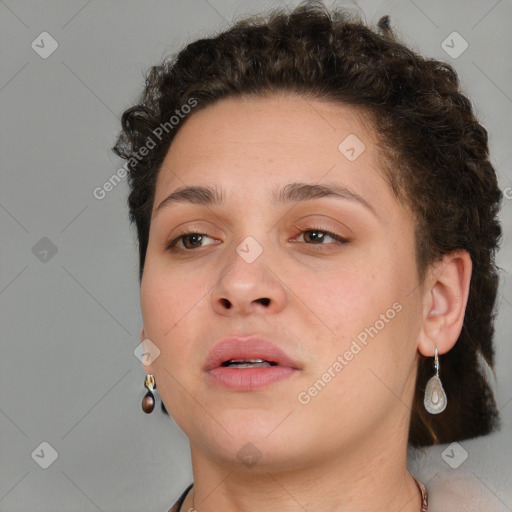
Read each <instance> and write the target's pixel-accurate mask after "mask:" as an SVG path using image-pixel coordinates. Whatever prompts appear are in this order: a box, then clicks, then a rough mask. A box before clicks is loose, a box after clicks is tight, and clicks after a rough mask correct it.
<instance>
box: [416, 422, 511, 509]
mask: <svg viewBox="0 0 512 512" xmlns="http://www.w3.org/2000/svg"><path fill="white" fill-rule="evenodd" d="M511 457H512V444H511V443H510V429H502V430H501V431H498V432H495V433H493V434H491V435H488V436H484V437H479V438H475V439H468V440H465V441H461V442H460V443H457V442H454V443H449V444H443V445H435V446H430V447H426V448H419V449H414V448H410V449H409V451H408V457H407V459H408V461H407V466H408V468H409V470H410V471H411V473H412V474H413V476H415V477H416V478H417V479H418V480H419V481H420V482H422V483H423V484H424V485H425V487H426V488H427V492H428V511H429V512H482V511H485V512H510V511H511V510H512V508H511V506H512V474H511V471H510V462H509V461H510V460H511Z"/></svg>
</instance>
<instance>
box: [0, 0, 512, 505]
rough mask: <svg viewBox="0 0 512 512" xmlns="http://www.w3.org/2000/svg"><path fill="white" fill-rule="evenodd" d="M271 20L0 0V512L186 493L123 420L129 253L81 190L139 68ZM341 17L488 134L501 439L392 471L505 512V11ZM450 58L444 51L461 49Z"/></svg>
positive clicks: (159, 430) (111, 212)
mask: <svg viewBox="0 0 512 512" xmlns="http://www.w3.org/2000/svg"><path fill="white" fill-rule="evenodd" d="M295 3H297V2H288V5H289V6H292V5H294V4H295ZM338 3H339V4H342V2H338ZM280 5H285V2H279V1H274V2H268V1H267V2H256V1H239V0H194V1H190V0H187V1H185V0H178V1H169V0H168V1H162V0H158V1H156V0H151V1H142V0H138V1H134V0H131V1H121V0H115V1H114V0H110V1H103V2H102V1H99V0H89V1H87V0H76V1H74V0H73V1H63V0H60V1H57V0H54V1H50V0H45V1H35V0H32V1H24V0H0V39H1V42H0V58H1V66H0V109H1V111H0V112H1V117H0V119H1V121H0V165H1V175H0V176H1V186H0V225H1V237H2V238H1V240H2V256H1V260H0V271H1V272H0V326H1V327H0V329H1V331H0V332H1V357H0V365H1V366H0V457H1V458H0V510H1V511H9V512H14V511H53V512H57V511H67V512H69V511H75V510H76V511H95V510H100V511H121V510H123V511H140V510H148V511H149V510H155V511H159V510H160V511H163V510H167V509H168V508H169V507H170V506H171V505H172V503H173V502H174V500H175V499H176V497H177V495H178V494H179V493H181V491H182V490H183V488H184V487H185V486H186V485H187V484H188V483H189V482H190V481H191V468H190V462H189V453H188V443H187V439H186V437H185V436H184V434H183V433H182V432H181V431H180V430H179V429H178V427H177V426H176V425H175V424H174V422H173V421H172V419H169V417H167V416H164V415H163V414H160V413H159V410H156V411H155V412H154V413H153V414H152V415H150V416H146V415H145V414H143V413H142V411H141V409H140V401H141V399H142V396H143V394H144V393H143V391H144V389H143V377H144V373H143V371H142V368H141V365H140V362H139V360H138V359H137V358H136V357H135V356H134V353H133V351H134V349H135V348H136V347H137V345H138V343H139V340H138V332H139V329H140V326H141V317H140V312H139V303H138V281H137V252H136V246H135V243H134V233H133V231H132V230H131V229H130V227H129V224H128V216H127V207H126V194H127V187H126V183H124V182H123V183H121V184H120V185H118V186H117V187H115V189H114V190H113V191H111V192H110V193H108V194H107V195H106V197H105V198H104V199H103V200H98V199H95V197H94V196H93V190H94V189H95V188H96V187H101V186H102V185H103V183H104V182H105V181H106V180H107V179H109V178H110V177H111V176H112V174H114V173H115V172H116V170H117V169H119V167H120V166H121V165H122V163H123V162H121V161H120V160H119V159H117V158H116V157H115V156H114V155H113V154H111V152H110V148H111V146H112V145H113V143H114V140H115V135H116V134H117V132H118V131H119V128H120V122H119V118H120V116H121V114H122V112H123V111H124V109H126V108H127V107H128V106H131V105H132V104H133V103H134V102H135V101H136V99H137V98H138V95H139V94H140V92H141V90H142V86H143V83H144V81H143V73H144V72H145V71H146V70H147V69H148V68H149V66H150V65H153V64H156V63H158V62H159V61H160V60H161V58H162V57H164V56H165V55H167V54H169V53H171V52H174V51H176V50H177V49H178V48H179V47H181V46H182V45H183V44H185V43H186V42H189V41H192V40H194V39H197V38H199V37H203V36H206V35H208V34H210V33H212V31H216V30H218V29H221V28H223V27H225V26H226V25H227V24H228V23H230V22H231V21H232V20H233V19H234V18H236V17H239V16H242V15H244V14H247V13H253V12H259V11H263V10H265V9H266V8H267V7H269V6H273V7H277V6H280ZM328 5H330V3H329V2H328ZM345 5H348V6H350V7H351V8H352V9H354V10H356V11H359V12H360V13H361V14H362V15H363V17H364V18H365V19H366V20H367V21H368V22H370V23H376V22H377V20H378V19H379V18H380V17H381V16H382V15H384V14H390V15H391V20H392V24H393V26H394V27H395V29H396V30H397V32H398V33H399V35H400V36H401V37H402V39H403V40H404V41H405V42H406V43H408V44H409V45H411V46H412V47H414V48H415V49H417V50H419V51H420V52H422V53H424V54H426V55H430V56H432V57H435V58H438V59H441V60H446V61H448V62H450V63H451V64H452V65H454V66H455V68H456V70H457V71H458V72H459V73H460V78H461V80H462V83H463V85H464V89H465V91H466V92H467V93H468V94H469V96H470V97H471V98H472V100H473V102H474V104H475V106H476V110H477V112H478V115H479V117H480V119H481V121H482V123H483V124H484V126H486V128H487V129H488V130H489V134H490V140H491V145H490V146H491V152H492V160H493V162H494V164H495V166H496V168H497V171H498V174H499V180H500V183H501V186H502V188H505V189H506V190H507V191H508V192H507V194H508V198H507V199H505V200H504V204H503V210H502V214H501V216H502V220H503V227H504V230H505V236H504V240H503V244H502V250H501V252H500V253H499V257H498V262H499V265H500V266H501V268H502V270H501V277H502V284H501V288H500V296H499V304H500V310H499V316H498V318H497V336H496V352H497V361H498V364H497V378H498V383H497V385H496V396H497V401H498V406H499V408H500V410H501V414H502V421H503V429H502V430H501V431H500V432H499V433H497V434H494V435H492V436H489V437H488V438H486V439H477V440H472V441H464V442H462V443H460V444H458V445H455V446H452V447H447V446H438V447H433V448H429V449H427V450H425V451H424V452H419V453H416V452H412V451H411V453H410V465H411V469H412V470H413V471H415V472H416V473H417V474H418V475H420V476H421V478H422V479H423V480H424V482H425V483H428V482H429V481H430V480H431V479H432V478H434V477H435V475H436V474H438V472H439V471H445V472H446V471H448V472H451V473H448V474H452V475H457V474H464V475H470V476H471V478H473V479H474V480H478V482H480V483H481V484H482V489H484V492H486V493H487V494H488V498H487V499H488V500H489V502H490V501H493V502H495V503H496V504H497V505H498V506H499V507H502V509H503V510H504V511H506V510H512V491H511V487H512V484H511V473H512V469H511V464H512V463H511V462H510V461H511V460H512V453H511V444H512V443H511V440H512V372H511V371H510V370H511V368H512V347H511V344H510V332H511V331H512V320H511V319H512V279H511V275H510V272H511V271H512V266H511V262H512V257H511V256H512V254H511V252H512V245H511V234H512V229H511V226H512V173H511V168H510V162H511V160H512V145H511V135H510V133H511V131H510V121H511V119H512V115H511V114H512V68H511V59H510V55H511V52H512V36H511V30H510V22H511V21H512V2H511V0H501V1H489V2H486V1H464V0H457V1H448V2H447V1H446V0H444V1H443V0H436V1H428V2H427V1H420V0H414V1H413V0H404V1H399V0H394V1H379V0H375V1H373V0H365V1H361V2H359V3H358V5H356V4H354V3H345ZM45 31H46V32H48V33H49V34H51V36H52V37H53V38H54V39H55V40H56V41H57V43H58V48H57V50H56V51H55V52H54V53H53V54H51V55H50V56H49V57H47V58H42V57H41V56H40V55H39V54H38V53H36V51H35V50H34V49H33V48H32V47H31V43H32V42H33V41H35V42H36V43H38V42H39V46H41V47H42V46H43V44H42V43H41V42H40V41H41V38H40V37H39V35H40V34H41V33H42V32H45ZM453 31H456V32H458V33H459V34H460V35H461V36H462V37H463V38H464V40H466V41H467V43H468V44H469V46H468V48H467V50H466V51H465V52H464V53H462V55H460V56H457V58H453V56H450V55H448V54H447V53H446V52H445V50H444V49H443V47H442V42H443V41H444V40H445V39H446V38H447V36H449V35H450V34H451V33H452V32H453ZM45 41H46V43H44V47H45V51H47V50H48V48H50V42H49V40H48V39H46V40H45ZM445 44H446V43H445ZM450 44H451V45H452V46H454V50H453V51H456V50H460V48H461V46H460V45H461V44H462V42H461V40H460V39H456V40H454V43H450ZM41 51H42V48H41ZM44 237H46V239H44ZM41 239H43V240H42V241H41ZM47 239H48V240H47ZM36 244H37V245H36ZM55 249H56V250H57V252H56V253H55V254H53V252H54V251H55ZM45 251H46V252H45ZM42 442H47V443H49V444H50V445H51V447H53V449H54V450H55V451H56V452H57V454H58V457H57V459H56V460H55V461H54V462H53V463H52V464H51V465H50V466H49V467H48V468H47V469H43V468H42V467H40V464H43V465H44V463H45V462H46V463H49V462H51V453H52V452H51V449H50V448H48V447H47V446H46V445H43V447H40V444H41V443H42ZM447 448H449V450H448V452H447V451H446V450H447ZM41 450H42V451H41ZM462 450H464V451H462ZM464 452H467V460H465V461H464V462H463V463H461V465H460V466H459V467H457V468H452V467H449V464H448V462H450V461H449V460H448V458H447V457H446V454H447V453H448V454H449V458H451V459H457V458H459V459H460V460H462V459H461V457H462V458H464ZM31 454H32V455H31ZM460 460H459V462H460ZM447 461H448V462H447ZM452 465H454V463H453V462H452Z"/></svg>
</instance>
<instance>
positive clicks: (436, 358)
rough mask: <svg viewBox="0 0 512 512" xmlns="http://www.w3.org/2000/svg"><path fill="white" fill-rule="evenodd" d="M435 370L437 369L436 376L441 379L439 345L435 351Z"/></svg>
mask: <svg viewBox="0 0 512 512" xmlns="http://www.w3.org/2000/svg"><path fill="white" fill-rule="evenodd" d="M434 368H435V369H436V376H437V377H439V356H438V350H437V345H436V348H435V350H434Z"/></svg>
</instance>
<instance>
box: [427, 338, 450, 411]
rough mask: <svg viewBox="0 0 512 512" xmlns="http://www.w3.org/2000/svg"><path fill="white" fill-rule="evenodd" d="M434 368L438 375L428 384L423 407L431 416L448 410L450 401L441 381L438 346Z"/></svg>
mask: <svg viewBox="0 0 512 512" xmlns="http://www.w3.org/2000/svg"><path fill="white" fill-rule="evenodd" d="M434 368H435V370H436V374H435V375H434V376H433V377H431V378H430V380H429V381H428V382H427V386H426V388H425V397H424V398H423V405H424V406H425V409H426V410H427V412H429V413H430V414H439V413H441V412H443V411H444V410H445V409H446V406H447V405H448V399H447V398H446V393H445V392H444V389H443V385H442V384H441V379H440V378H439V357H438V354H437V346H436V348H435V352H434Z"/></svg>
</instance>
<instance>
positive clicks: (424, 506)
mask: <svg viewBox="0 0 512 512" xmlns="http://www.w3.org/2000/svg"><path fill="white" fill-rule="evenodd" d="M413 478H414V477H413ZM414 481H415V482H416V484H417V486H418V488H419V490H420V493H421V509H420V512H428V493H427V488H426V487H425V486H424V485H423V484H422V483H421V482H419V481H418V480H416V478H414Z"/></svg>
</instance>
